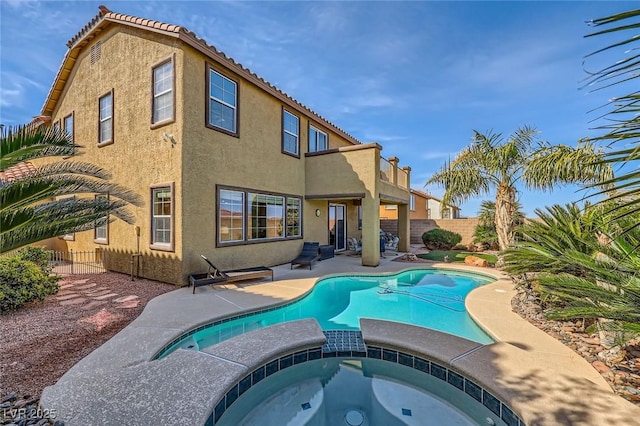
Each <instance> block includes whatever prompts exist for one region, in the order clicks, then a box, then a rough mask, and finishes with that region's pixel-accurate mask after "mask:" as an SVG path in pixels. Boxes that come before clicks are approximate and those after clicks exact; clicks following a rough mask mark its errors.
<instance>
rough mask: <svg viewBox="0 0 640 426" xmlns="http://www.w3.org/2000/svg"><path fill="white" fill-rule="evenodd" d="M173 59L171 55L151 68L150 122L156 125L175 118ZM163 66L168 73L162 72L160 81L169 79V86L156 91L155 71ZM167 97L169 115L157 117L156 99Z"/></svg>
mask: <svg viewBox="0 0 640 426" xmlns="http://www.w3.org/2000/svg"><path fill="white" fill-rule="evenodd" d="M173 64H174V61H173V57H171V58H170V59H168V60H166V61H164V62H162V63H160V64H158V65H156V66H154V67H153V68H152V69H151V76H152V78H151V85H152V93H153V95H152V96H153V97H152V101H151V124H154V125H158V124H165V123H169V122H171V121H174V119H175V95H174V93H175V92H174V89H175V88H174V85H175V69H174V66H173ZM164 68H168V70H169V71H168V73H163V74H162V77H163V78H162V82H164V81H165V80H167V79H168V80H169V88H168V89H165V90H163V91H161V92H157V91H156V90H157V83H158V80H157V75H156V71H159V70H162V69H164ZM167 97H168V98H169V99H170V102H169V106H168V108H169V115H168V116H166V117H163V118H158V115H159V111H160V110H159V109H158V100H159V99H161V98H167ZM166 108H167V107H166V106H165V107H164V108H163V109H162V110H163V111H164V110H165V109H166Z"/></svg>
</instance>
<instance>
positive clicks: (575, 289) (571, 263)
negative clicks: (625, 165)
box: [503, 202, 640, 338]
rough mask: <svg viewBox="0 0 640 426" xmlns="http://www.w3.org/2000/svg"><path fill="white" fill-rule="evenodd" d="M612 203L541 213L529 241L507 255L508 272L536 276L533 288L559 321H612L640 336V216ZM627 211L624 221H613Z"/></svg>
mask: <svg viewBox="0 0 640 426" xmlns="http://www.w3.org/2000/svg"><path fill="white" fill-rule="evenodd" d="M620 208H624V207H620V206H618V207H617V208H615V206H612V204H611V202H609V203H607V204H599V205H596V206H590V205H587V206H586V208H584V209H580V208H579V207H578V206H577V205H576V204H570V205H567V206H557V205H556V206H552V207H549V208H547V211H546V212H543V211H537V213H538V215H539V216H540V221H532V222H530V223H528V224H526V225H524V226H522V228H521V229H522V232H523V235H524V237H525V239H524V240H523V241H521V242H519V243H517V245H516V247H514V248H511V249H509V250H507V251H506V252H505V253H504V258H503V260H504V268H503V269H504V270H505V271H507V272H509V273H512V274H515V275H520V274H524V273H527V272H536V274H535V285H534V286H533V288H534V289H535V290H536V292H537V293H538V294H539V295H540V298H541V299H542V300H544V302H545V304H546V308H547V309H546V314H547V315H548V316H549V317H551V318H554V319H584V318H589V319H599V318H604V319H609V320H612V322H611V323H610V326H611V327H612V328H613V329H617V330H621V331H624V332H630V334H627V335H626V336H627V338H629V337H632V336H634V335H638V334H640V276H638V272H637V271H638V270H640V256H639V255H638V252H637V251H635V250H634V248H635V247H637V246H638V245H640V229H638V228H633V227H630V225H631V224H632V223H637V222H638V221H640V214H638V213H633V212H632V213H629V212H620ZM620 213H625V214H626V215H625V216H624V218H618V219H617V220H612V218H613V216H617V215H619V214H620Z"/></svg>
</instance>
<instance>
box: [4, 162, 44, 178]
mask: <svg viewBox="0 0 640 426" xmlns="http://www.w3.org/2000/svg"><path fill="white" fill-rule="evenodd" d="M36 170H37V169H36V167H35V166H34V165H33V164H32V163H30V162H28V161H24V162H22V163H18V164H16V165H15V166H11V167H7V169H6V170H5V171H3V172H0V182H2V183H11V182H15V181H17V180H20V179H24V178H25V177H27V176H29V175H32V174H34V173H35V172H36Z"/></svg>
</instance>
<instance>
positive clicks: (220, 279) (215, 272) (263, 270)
mask: <svg viewBox="0 0 640 426" xmlns="http://www.w3.org/2000/svg"><path fill="white" fill-rule="evenodd" d="M200 257H202V259H204V261H205V262H207V264H208V265H209V269H208V270H207V273H206V274H192V275H189V283H190V285H192V286H193V293H195V292H196V287H200V286H201V285H211V284H226V283H233V282H236V281H243V280H253V279H257V278H265V277H271V281H273V269H271V268H267V267H266V266H257V267H255V268H243V269H232V270H228V271H221V270H220V269H218V268H216V267H215V265H214V264H213V263H211V261H210V260H209V259H207V258H206V257H205V256H204V255H202V254H201V255H200Z"/></svg>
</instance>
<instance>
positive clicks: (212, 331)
mask: <svg viewBox="0 0 640 426" xmlns="http://www.w3.org/2000/svg"><path fill="white" fill-rule="evenodd" d="M492 281H494V280H493V279H492V278H488V277H485V276H481V275H476V274H469V273H461V272H453V271H442V270H434V269H416V270H410V271H405V272H401V273H399V274H396V275H386V276H371V275H366V276H365V275H361V276H353V275H350V276H338V277H331V278H326V279H323V280H321V281H319V282H318V283H317V284H316V285H315V287H314V288H313V290H312V291H311V292H310V293H309V294H308V295H307V296H305V297H303V298H302V299H300V300H298V301H296V302H293V303H290V304H288V305H285V306H282V307H280V308H276V309H272V310H267V311H262V312H256V313H255V314H250V315H245V316H243V317H241V318H236V319H232V320H229V321H226V322H224V323H222V324H217V325H212V326H210V327H207V328H204V329H202V330H200V331H198V332H196V333H194V334H192V335H191V336H188V337H185V338H183V339H181V340H180V341H178V342H177V343H175V344H173V345H172V346H171V347H169V348H167V350H165V351H163V352H161V357H162V356H165V355H167V354H169V353H170V352H172V351H173V350H175V349H177V348H183V349H192V350H199V349H202V348H205V347H207V346H211V345H214V344H216V343H219V342H222V341H224V340H226V339H229V338H231V337H234V336H238V335H240V334H243V333H246V332H249V331H252V330H256V329H259V328H262V327H266V326H270V325H274V324H279V323H282V322H287V321H294V320H299V319H307V318H315V319H316V320H317V321H318V323H319V324H320V327H321V328H322V329H323V330H359V328H360V323H359V321H360V318H374V319H381V320H388V321H397V322H403V323H407V324H413V325H418V326H422V327H427V328H431V329H435V330H439V331H442V332H445V333H449V334H454V335H456V336H460V337H464V338H466V339H469V340H473V341H476V342H479V343H492V342H493V340H492V339H491V337H489V336H488V335H487V334H486V333H485V332H484V331H483V330H482V329H481V328H480V327H479V326H478V325H477V324H476V323H475V322H474V321H473V320H472V319H471V317H470V316H469V314H468V313H467V311H466V309H465V306H464V299H465V297H466V295H467V294H468V293H469V292H470V291H471V290H473V289H474V288H476V287H478V286H481V285H484V284H488V283H490V282H492Z"/></svg>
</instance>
